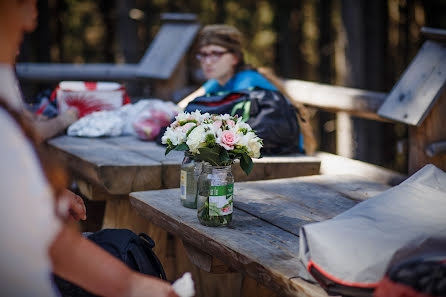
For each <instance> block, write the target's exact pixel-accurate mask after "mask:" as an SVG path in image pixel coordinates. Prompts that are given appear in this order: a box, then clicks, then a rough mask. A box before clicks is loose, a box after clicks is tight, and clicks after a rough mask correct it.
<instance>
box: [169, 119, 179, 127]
mask: <svg viewBox="0 0 446 297" xmlns="http://www.w3.org/2000/svg"><path fill="white" fill-rule="evenodd" d="M176 127H178V121H175V122H173V123H172V124H170V128H172V129H174V128H176Z"/></svg>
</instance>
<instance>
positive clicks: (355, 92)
mask: <svg viewBox="0 0 446 297" xmlns="http://www.w3.org/2000/svg"><path fill="white" fill-rule="evenodd" d="M283 82H284V85H285V89H286V90H287V91H288V92H289V93H290V94H292V95H293V97H294V98H296V99H297V100H298V101H299V102H300V103H303V104H305V105H308V106H312V107H316V108H319V109H322V110H325V111H331V112H339V111H344V112H347V113H349V114H351V115H355V116H358V117H363V118H366V119H372V120H377V121H384V122H388V121H389V120H388V119H385V118H383V117H381V116H379V115H377V113H376V112H377V111H378V109H379V107H380V106H381V104H382V103H383V102H384V101H385V99H386V96H387V94H385V93H379V92H371V91H366V90H360V89H353V88H346V87H339V86H331V85H327V84H320V83H314V82H308V81H302V80H295V79H290V80H284V81H283Z"/></svg>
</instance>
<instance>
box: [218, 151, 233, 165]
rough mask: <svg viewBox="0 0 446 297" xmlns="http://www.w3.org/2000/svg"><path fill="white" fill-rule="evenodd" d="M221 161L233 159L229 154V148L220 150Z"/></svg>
mask: <svg viewBox="0 0 446 297" xmlns="http://www.w3.org/2000/svg"><path fill="white" fill-rule="evenodd" d="M220 161H221V162H222V163H224V162H227V161H231V158H230V157H229V154H228V151H227V150H221V151H220Z"/></svg>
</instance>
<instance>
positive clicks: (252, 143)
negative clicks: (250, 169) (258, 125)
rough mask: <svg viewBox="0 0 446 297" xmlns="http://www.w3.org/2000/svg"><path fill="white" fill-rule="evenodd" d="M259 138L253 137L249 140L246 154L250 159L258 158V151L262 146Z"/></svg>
mask: <svg viewBox="0 0 446 297" xmlns="http://www.w3.org/2000/svg"><path fill="white" fill-rule="evenodd" d="M259 140H260V138H258V137H255V138H252V139H250V140H249V142H248V145H247V147H248V154H249V156H250V157H251V158H258V157H260V149H261V148H262V144H261V143H260V142H259Z"/></svg>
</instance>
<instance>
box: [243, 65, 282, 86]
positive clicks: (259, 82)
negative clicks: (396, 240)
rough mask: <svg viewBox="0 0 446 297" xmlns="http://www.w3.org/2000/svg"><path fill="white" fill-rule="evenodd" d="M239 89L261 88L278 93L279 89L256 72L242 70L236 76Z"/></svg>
mask: <svg viewBox="0 0 446 297" xmlns="http://www.w3.org/2000/svg"><path fill="white" fill-rule="evenodd" d="M236 87H237V89H247V88H254V87H259V88H263V89H268V90H273V91H276V90H277V88H276V87H275V86H274V85H273V84H272V83H271V82H270V81H269V80H268V79H266V78H265V77H264V76H263V75H262V74H260V73H259V72H258V71H256V70H251V69H250V70H242V71H240V72H238V73H237V74H236Z"/></svg>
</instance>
